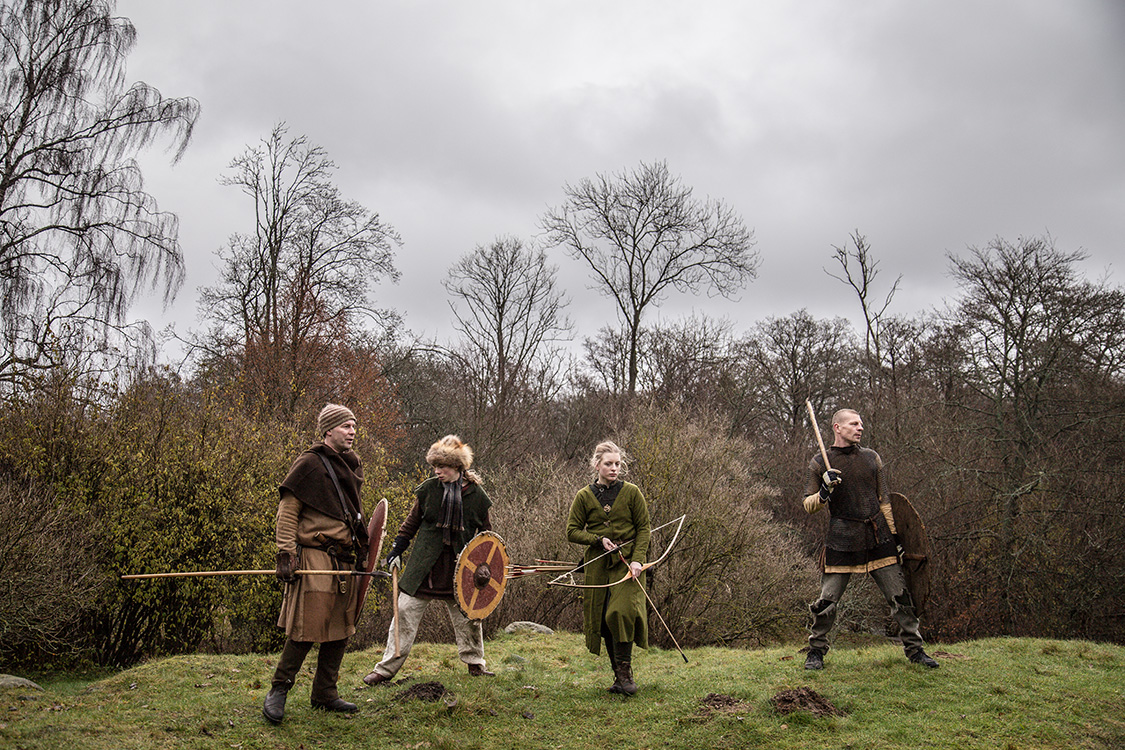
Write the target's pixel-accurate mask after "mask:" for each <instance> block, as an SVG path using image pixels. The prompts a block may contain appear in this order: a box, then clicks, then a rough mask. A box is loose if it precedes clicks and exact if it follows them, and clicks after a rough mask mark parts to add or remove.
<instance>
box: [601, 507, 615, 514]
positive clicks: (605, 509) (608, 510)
mask: <svg viewBox="0 0 1125 750" xmlns="http://www.w3.org/2000/svg"><path fill="white" fill-rule="evenodd" d="M612 509H613V506H612V505H603V506H602V510H604V511H605V512H606V513H609V512H610V511H611V510H612Z"/></svg>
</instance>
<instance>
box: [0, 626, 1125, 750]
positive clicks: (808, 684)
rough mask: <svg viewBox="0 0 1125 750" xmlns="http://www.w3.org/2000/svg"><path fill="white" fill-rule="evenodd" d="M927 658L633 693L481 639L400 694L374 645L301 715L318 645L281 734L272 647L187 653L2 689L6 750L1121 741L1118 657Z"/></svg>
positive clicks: (642, 669)
mask: <svg viewBox="0 0 1125 750" xmlns="http://www.w3.org/2000/svg"><path fill="white" fill-rule="evenodd" d="M930 652H931V653H932V654H934V655H935V656H936V657H937V658H938V661H939V662H940V663H941V669H937V670H926V669H924V668H922V667H919V666H916V665H911V664H909V663H907V661H906V660H905V659H904V658H903V656H902V652H901V650H900V649H899V648H898V647H897V646H895V645H893V644H889V643H887V642H885V641H881V640H880V641H875V640H872V641H870V642H864V641H862V640H861V641H850V642H848V643H841V644H839V645H838V646H837V648H835V649H833V650H832V651H831V652H830V653H829V655H828V659H827V665H828V666H827V668H826V669H825V670H824V671H823V672H806V671H805V670H804V669H803V655H802V654H800V653H798V652H797V650H796V647H788V648H769V649H761V650H754V651H742V650H730V649H720V648H705V649H697V650H694V651H689V652H688V658H689V659H690V663H689V664H684V663H683V660H682V659H681V658H680V656H679V654H678V653H676V652H675V651H661V650H658V649H651V650H649V651H647V652H646V651H639V650H638V652H637V653H636V656H635V672H636V676H637V681H638V683H639V684H640V686H641V692H640V693H639V694H638V695H637V696H636V697H634V698H623V697H620V696H615V695H610V694H607V693H606V692H605V688H606V687H607V686H608V685H609V683H610V682H612V678H611V674H610V672H609V668H608V665H607V660H606V658H605V657H604V656H601V657H594V656H592V655H590V654H588V653H587V652H586V651H585V649H584V648H583V647H582V643H581V638H580V636H578V635H576V634H572V633H560V634H557V635H554V636H543V635H532V634H517V635H501V636H499V637H497V638H495V639H494V640H491V641H489V642H488V643H487V644H486V655H487V657H488V659H489V666H490V668H492V669H494V670H496V672H497V676H496V677H494V678H483V677H482V678H471V677H469V675H468V673H467V671H466V670H465V668H464V665H462V664H461V663H460V661H458V659H457V656H456V649H455V647H454V646H453V644H446V643H437V644H429V643H422V644H418V645H417V646H416V647H415V649H414V651H413V652H412V654H411V656H410V660H409V661H408V662H407V666H406V668H405V669H404V670H403V672H402V673H400V675H399V679H400V680H401V682H396V683H394V684H391V685H382V686H377V687H374V688H366V687H364V686H363V684H362V682H361V681H360V678H361V677H362V676H363V675H364V674H366V673H367V671H368V669H369V668H370V667H371V666H372V665H373V664H374V663H375V662H376V661H377V660H378V657H379V653H378V652H375V651H364V652H355V653H349V654H348V655H347V656H346V657H345V659H344V666H343V672H342V674H341V679H340V687H341V694H342V695H343V697H344V698H347V699H349V700H352V701H355V702H356V703H358V704H359V705H360V711H359V713H358V714H354V715H351V716H342V715H327V714H324V713H322V712H319V711H313V710H312V709H311V708H310V707H309V702H308V696H309V682H310V676H309V675H310V672H309V671H308V667H310V666H311V664H312V662H313V661H314V660H315V652H314V653H313V654H310V659H309V660H308V662H307V663H306V673H305V674H304V675H302V677H301V678H299V680H298V682H297V685H296V687H295V688H294V689H293V691H292V692H291V693H290V698H289V704H288V714H287V717H286V720H285V722H284V723H283V724H282V725H280V726H277V727H274V726H271V725H268V724H267V723H266V722H265V721H264V720H263V719H262V718H261V714H260V710H261V704H262V699H263V698H264V696H265V694H266V691H267V689H268V686H269V679H270V675H271V673H272V669H273V666H274V664H275V661H276V655H262V654H258V655H247V656H208V655H196V656H182V657H175V658H170V659H163V660H159V661H153V662H150V663H147V664H143V665H140V666H138V667H136V668H133V669H130V670H127V671H124V672H120V673H117V674H114V675H112V676H109V677H106V678H104V679H99V680H97V681H94V682H82V681H76V680H74V679H72V678H55V679H52V680H49V681H45V682H43V684H44V686H45V689H44V690H43V691H36V690H33V689H28V688H5V689H2V690H0V747H2V748H13V749H15V748H19V749H21V750H22V749H27V750H31V749H32V748H49V749H50V750H57V749H58V748H82V749H83V750H86V749H90V750H103V749H104V750H109V749H110V748H112V749H114V750H117V749H118V748H216V749H217V748H240V749H242V750H251V749H253V748H271V749H273V748H318V747H322V748H331V749H332V750H352V749H353V748H354V749H355V750H358V749H359V748H364V749H365V750H366V749H368V748H402V749H403V750H406V749H407V748H459V749H464V748H488V749H490V750H501V749H505V748H511V749H513V750H516V749H518V750H537V749H538V748H575V749H578V748H582V749H583V750H586V749H588V748H605V749H606V750H609V749H610V748H612V749H613V750H619V749H621V748H686V749H690V750H709V749H710V748H746V747H769V748H779V749H781V750H787V749H790V748H793V749H796V748H810V749H811V748H849V749H852V750H859V749H860V748H872V749H875V748H878V749H879V750H887V749H889V748H990V749H992V748H1000V749H1001V750H1024V749H1030V748H1036V749H1041V748H1090V749H1095V750H1101V749H1109V748H1122V747H1125V648H1122V647H1120V646H1113V645H1107V644H1097V643H1089V642H1084V641H1048V640H1032V639H990V640H982V641H972V642H965V643H958V644H955V645H953V646H948V647H942V646H941V645H935V646H932V647H931V649H930ZM434 682H436V683H440V685H441V687H438V686H435V685H427V684H426V683H434ZM442 688H444V694H443V690H442ZM426 698H429V699H430V700H426ZM434 699H436V700H434ZM775 703H777V704H778V705H781V706H782V707H783V708H784V707H786V706H789V707H793V706H797V707H802V706H803V707H804V708H798V710H796V711H793V712H791V713H783V712H782V711H781V710H779V708H778V707H776V706H775ZM809 708H811V709H815V710H817V713H820V714H823V715H816V714H814V713H813V712H811V711H810V710H807V709H809ZM833 709H834V711H833Z"/></svg>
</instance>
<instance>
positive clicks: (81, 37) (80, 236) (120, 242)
mask: <svg viewBox="0 0 1125 750" xmlns="http://www.w3.org/2000/svg"><path fill="white" fill-rule="evenodd" d="M113 8H114V3H113V2H109V1H107V0H13V1H12V2H5V3H4V4H3V5H0V71H2V72H3V83H2V84H0V92H2V97H3V99H2V101H0V297H2V299H3V302H2V306H0V311H2V313H3V323H2V335H3V344H2V351H0V382H2V383H6V384H9V385H13V384H23V385H27V384H29V383H30V382H32V381H33V380H34V379H35V377H36V373H40V372H43V371H44V370H49V369H51V368H54V367H56V366H58V365H60V364H62V363H63V362H67V361H73V359H74V358H79V359H81V358H82V357H83V356H84V355H88V354H91V353H100V352H102V351H105V350H107V349H108V348H110V344H111V341H112V340H113V339H114V338H115V336H116V335H117V334H124V333H128V326H127V324H126V315H127V310H128V307H129V304H130V303H131V302H132V301H133V300H134V299H135V298H136V295H137V294H138V293H139V292H141V291H142V290H144V289H146V288H149V287H153V288H156V287H160V286H162V287H163V293H164V299H165V301H167V300H169V299H171V297H172V296H173V294H174V293H175V292H176V290H177V289H178V287H179V285H180V283H181V280H182V275H183V267H182V266H183V259H182V256H181V251H180V246H179V243H178V240H177V222H176V217H175V216H173V215H172V214H169V213H162V212H161V211H159V209H158V208H157V205H156V201H155V200H154V199H153V198H152V196H150V195H148V194H147V193H146V192H144V190H143V184H142V179H141V173H140V170H139V168H138V166H137V164H136V162H135V161H133V158H132V157H133V155H134V154H135V153H136V152H138V151H139V150H141V149H142V148H144V147H146V146H148V145H149V144H151V143H152V142H154V141H155V140H156V139H157V138H158V137H160V136H165V135H166V136H169V137H170V139H171V143H172V148H173V150H174V159H178V158H179V156H180V155H181V154H182V153H183V151H184V149H185V148H186V146H187V143H188V140H189V138H190V136H191V131H192V127H193V126H194V124H195V121H196V118H197V116H198V114H199V105H198V103H197V102H196V101H195V100H193V99H166V98H164V97H162V96H161V95H160V92H159V91H157V90H156V89H154V88H152V87H151V86H148V85H147V84H144V83H135V84H133V85H132V86H131V87H130V88H128V89H126V88H125V86H124V81H125V78H124V76H125V58H126V56H127V55H128V53H129V51H130V50H131V48H132V46H133V44H134V42H135V39H136V30H135V29H134V28H133V25H132V24H131V23H129V21H128V20H127V19H124V18H113V17H112V16H111V13H112V11H113Z"/></svg>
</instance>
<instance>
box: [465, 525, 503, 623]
mask: <svg viewBox="0 0 1125 750" xmlns="http://www.w3.org/2000/svg"><path fill="white" fill-rule="evenodd" d="M507 567H508V551H507V549H505V548H504V540H503V539H501V538H500V536H499V535H498V534H494V533H493V532H491V531H482V532H480V533H479V534H477V535H476V536H474V537H473V538H472V540H471V541H470V542H469V543H468V544H466V545H465V549H463V550H461V555H460V556H459V557H458V558H457V571H456V573H455V574H454V576H453V588H454V591H455V593H456V595H457V606H459V607H460V608H461V611H462V612H464V613H465V617H468V618H469V619H470V620H483V619H484V618H486V617H488V616H489V615H490V614H492V611H493V610H494V609H496V607H497V605H499V604H500V599H501V598H503V596H504V587H505V586H506V585H507V579H506V576H505V575H504V571H505V570H506V569H507Z"/></svg>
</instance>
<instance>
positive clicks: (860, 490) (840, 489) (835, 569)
mask: <svg viewBox="0 0 1125 750" xmlns="http://www.w3.org/2000/svg"><path fill="white" fill-rule="evenodd" d="M832 432H833V434H834V436H835V439H834V442H833V444H832V446H831V447H829V448H828V451H827V452H828V461H829V463H830V464H832V468H831V469H827V470H826V467H825V466H824V459H823V458H821V456H820V455H819V454H818V455H816V456H814V457H813V459H812V460H811V461H810V462H809V468H808V472H807V474H808V482H807V485H806V489H805V493H806V495H807V497H805V501H804V505H805V510H806V511H807V512H808V513H815V512H817V511H818V510H820V509H821V508H823V507H824V506H825V505H827V506H828V512H829V514H830V515H831V516H832V517H831V519H830V520H829V522H828V538H827V539H826V540H825V545H824V547H825V549H824V572H823V574H822V576H821V579H820V598H819V599H818V600H817V601H816V602H814V603H813V604H811V605H809V611H810V612H811V614H812V618H813V621H812V626H811V627H810V628H809V631H810V634H809V653H808V656H807V657H806V659H805V669H822V668H823V667H824V655H825V654H826V653H828V631H830V630H831V629H832V625H833V624H834V623H835V622H836V607H837V605H838V604H839V602H840V597H842V596H843V595H844V590H845V589H846V588H847V586H848V581H849V580H850V579H851V575H852V573H867V574H870V576H871V577H872V579H874V581H875V584H876V585H877V586H878V587H879V591H881V592H882V593H883V598H884V599H886V600H887V604H888V605H890V608H891V615H892V616H893V617H894V618H895V621H896V622H898V626H899V629H900V630H901V631H902V646H903V649H904V650H905V651H906V656H907V658H909V659H910V661H911V662H914V663H916V664H921V665H923V666H926V667H931V668H934V667H937V666H938V663H937V662H936V661H934V660H933V659H932V658H930V657H929V656H928V655H927V654H926V652H925V651H924V650H923V646H924V643H923V642H922V636H921V634H920V633H919V630H918V616H917V615H916V614H915V612H914V602H913V601H912V600H911V598H910V591H909V590H908V589H907V587H906V576H905V575H904V574H903V571H902V566H901V565H900V564H899V560H898V540H897V538H896V537H895V533H896V532H895V519H894V516H893V515H891V505H890V500H889V498H888V493H887V486H886V480H885V477H884V475H883V460H882V459H881V458H879V454H878V453H876V452H875V451H873V450H871V449H870V448H861V447H860V445H859V442H860V439H861V438H862V437H863V420H862V419H861V418H860V416H859V414H858V413H857V412H855V411H853V410H851V409H841V410H840V411H838V412H836V413H835V414H833V415H832Z"/></svg>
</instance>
